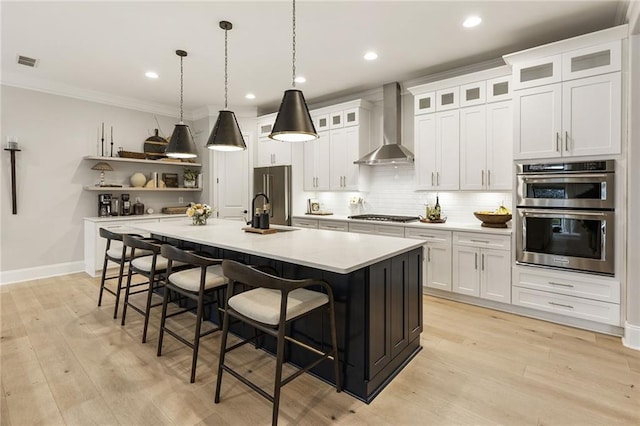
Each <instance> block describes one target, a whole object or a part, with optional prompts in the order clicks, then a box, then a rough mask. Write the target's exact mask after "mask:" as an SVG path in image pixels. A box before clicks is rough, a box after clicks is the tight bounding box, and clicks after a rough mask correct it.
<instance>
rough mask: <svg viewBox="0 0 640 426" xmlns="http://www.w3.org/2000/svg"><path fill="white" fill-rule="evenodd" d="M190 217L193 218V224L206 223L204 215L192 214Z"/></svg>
mask: <svg viewBox="0 0 640 426" xmlns="http://www.w3.org/2000/svg"><path fill="white" fill-rule="evenodd" d="M191 219H192V220H193V224H194V225H206V224H207V218H206V216H193V217H192V218H191Z"/></svg>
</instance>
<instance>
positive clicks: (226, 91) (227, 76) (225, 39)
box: [224, 28, 229, 109]
mask: <svg viewBox="0 0 640 426" xmlns="http://www.w3.org/2000/svg"><path fill="white" fill-rule="evenodd" d="M227 32H228V30H227V29H226V28H225V30H224V109H227V97H228V85H229V84H228V82H229V73H228V72H227V67H228V59H227V58H228V56H227Z"/></svg>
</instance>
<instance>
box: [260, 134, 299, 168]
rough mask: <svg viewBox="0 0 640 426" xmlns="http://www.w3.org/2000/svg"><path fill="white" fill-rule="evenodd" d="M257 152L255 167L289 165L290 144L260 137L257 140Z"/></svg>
mask: <svg viewBox="0 0 640 426" xmlns="http://www.w3.org/2000/svg"><path fill="white" fill-rule="evenodd" d="M257 150H258V161H257V164H256V166H257V167H269V166H285V165H290V164H291V142H282V141H276V140H273V139H270V138H267V137H261V138H260V139H258V148H257Z"/></svg>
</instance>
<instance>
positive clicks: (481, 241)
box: [469, 240, 489, 244]
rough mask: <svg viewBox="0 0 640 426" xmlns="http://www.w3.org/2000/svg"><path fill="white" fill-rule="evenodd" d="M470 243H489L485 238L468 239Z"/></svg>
mask: <svg viewBox="0 0 640 426" xmlns="http://www.w3.org/2000/svg"><path fill="white" fill-rule="evenodd" d="M469 241H471V242H472V243H484V244H489V241H487V240H469Z"/></svg>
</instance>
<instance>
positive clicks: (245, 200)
mask: <svg viewBox="0 0 640 426" xmlns="http://www.w3.org/2000/svg"><path fill="white" fill-rule="evenodd" d="M242 136H243V137H244V141H245V143H246V144H247V146H250V144H251V140H250V137H249V135H247V134H243V135H242ZM214 157H215V162H214V164H215V170H214V173H213V176H214V177H213V184H214V188H215V197H214V199H215V200H216V201H215V207H216V210H217V213H216V216H217V217H219V218H220V219H237V220H241V221H243V222H244V221H246V220H248V219H247V218H248V217H249V215H248V208H249V150H248V149H246V150H244V151H235V152H220V151H216V152H215V154H214Z"/></svg>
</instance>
